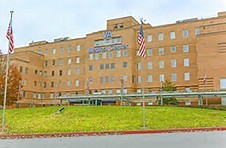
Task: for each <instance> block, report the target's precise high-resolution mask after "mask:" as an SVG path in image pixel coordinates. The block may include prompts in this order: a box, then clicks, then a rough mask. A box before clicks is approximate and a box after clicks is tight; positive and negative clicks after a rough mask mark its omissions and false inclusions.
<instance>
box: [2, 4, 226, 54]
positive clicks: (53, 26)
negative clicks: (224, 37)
mask: <svg viewBox="0 0 226 148" xmlns="http://www.w3.org/2000/svg"><path fill="white" fill-rule="evenodd" d="M10 10H13V11H14V14H13V31H14V41H15V46H16V47H21V46H26V45H28V43H30V42H31V41H40V40H47V41H49V42H52V41H53V39H54V38H58V37H67V36H68V37H70V38H78V37H84V36H85V35H86V34H87V33H91V32H95V31H99V30H105V29H106V21H107V20H108V19H112V18H118V17H123V16H133V17H134V18H135V19H137V20H139V18H141V17H142V18H145V19H146V23H150V24H151V25H152V26H158V25H164V24H169V23H175V21H177V20H182V19H188V18H194V17H198V18H201V17H203V18H206V17H214V16H217V12H220V11H226V0H186V1H185V0H0V49H2V51H3V52H6V51H7V50H6V49H7V48H8V41H7V39H6V37H5V35H6V31H7V27H8V23H9V17H10V13H9V12H10Z"/></svg>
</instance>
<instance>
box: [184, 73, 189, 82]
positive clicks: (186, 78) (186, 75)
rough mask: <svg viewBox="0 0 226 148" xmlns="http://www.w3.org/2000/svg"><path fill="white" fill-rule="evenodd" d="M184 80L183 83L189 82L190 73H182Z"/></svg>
mask: <svg viewBox="0 0 226 148" xmlns="http://www.w3.org/2000/svg"><path fill="white" fill-rule="evenodd" d="M184 80H185V81H189V80H190V73H189V72H185V73H184Z"/></svg>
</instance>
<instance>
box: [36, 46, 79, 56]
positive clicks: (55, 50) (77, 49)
mask: <svg viewBox="0 0 226 148" xmlns="http://www.w3.org/2000/svg"><path fill="white" fill-rule="evenodd" d="M67 49H68V52H72V51H73V48H72V46H71V45H69V46H68V47H67ZM80 50H81V47H80V45H77V46H76V51H78V52H79V51H80ZM58 52H59V53H61V54H62V53H65V48H64V47H60V50H59V51H57V49H56V48H53V49H52V52H51V53H52V54H57V53H58ZM37 53H39V54H42V50H37ZM44 54H46V55H48V54H50V50H48V49H45V52H44Z"/></svg>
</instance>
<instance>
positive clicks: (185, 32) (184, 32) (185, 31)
mask: <svg viewBox="0 0 226 148" xmlns="http://www.w3.org/2000/svg"><path fill="white" fill-rule="evenodd" d="M183 37H184V38H187V37H188V30H187V29H184V30H183Z"/></svg>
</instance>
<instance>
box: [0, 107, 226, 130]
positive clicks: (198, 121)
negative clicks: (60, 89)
mask: <svg viewBox="0 0 226 148" xmlns="http://www.w3.org/2000/svg"><path fill="white" fill-rule="evenodd" d="M58 109H59V107H50V108H26V109H8V110H7V111H6V113H7V114H6V121H5V122H6V130H5V131H6V132H7V133H53V132H76V131H111V130H136V129H141V127H142V107H107V106H105V107H103V106H102V107H94V106H92V107H89V106H76V107H65V110H63V112H62V113H61V114H54V113H55V112H56V111H57V110H58ZM145 111H146V122H147V129H169V128H187V127H222V126H224V127H225V126H226V112H225V111H217V110H207V109H191V108H177V107H146V110H145ZM0 115H1V117H2V112H1V114H0ZM1 117H0V118H1Z"/></svg>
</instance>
